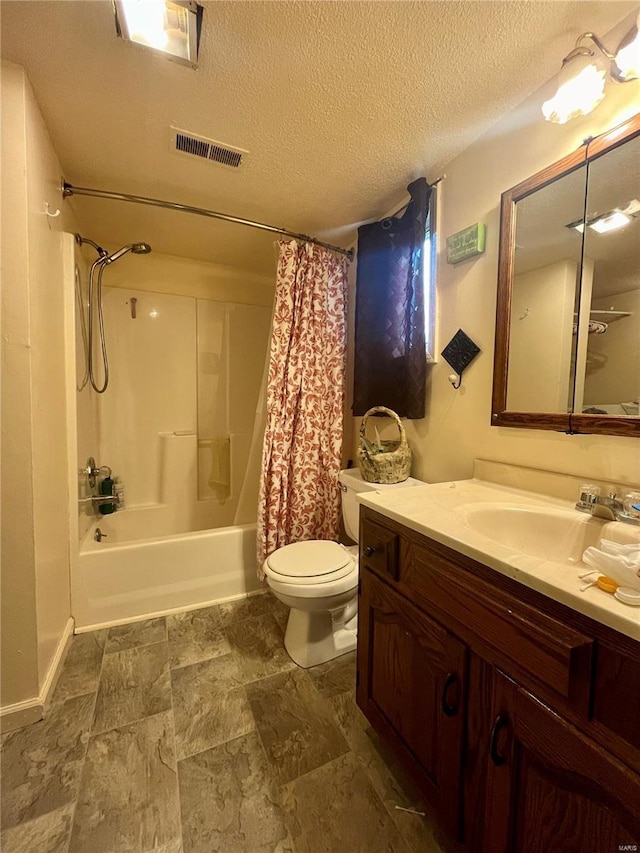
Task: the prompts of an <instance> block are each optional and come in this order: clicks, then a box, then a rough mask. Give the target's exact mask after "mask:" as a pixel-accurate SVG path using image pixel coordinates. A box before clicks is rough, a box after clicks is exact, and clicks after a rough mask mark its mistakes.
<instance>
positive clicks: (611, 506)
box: [576, 492, 640, 525]
mask: <svg viewBox="0 0 640 853" xmlns="http://www.w3.org/2000/svg"><path fill="white" fill-rule="evenodd" d="M576 509H577V510H580V512H588V513H590V514H591V515H592V516H593V517H594V518H603V519H604V520H605V521H624V522H625V523H626V524H638V525H640V517H638V516H637V515H634V514H632V513H630V512H627V511H626V509H625V506H624V503H623V502H622V501H621V500H620V498H619V497H618V496H617V495H616V493H615V492H609V494H608V495H607V496H606V497H601V496H600V495H596V494H593V493H592V492H582V493H581V494H580V500H579V501H578V502H577V503H576Z"/></svg>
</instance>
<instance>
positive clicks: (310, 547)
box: [263, 539, 357, 586]
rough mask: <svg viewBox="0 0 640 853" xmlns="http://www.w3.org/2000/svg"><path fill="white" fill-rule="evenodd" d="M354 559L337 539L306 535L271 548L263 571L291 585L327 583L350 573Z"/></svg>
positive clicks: (354, 565)
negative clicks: (272, 549) (305, 537)
mask: <svg viewBox="0 0 640 853" xmlns="http://www.w3.org/2000/svg"><path fill="white" fill-rule="evenodd" d="M354 567H355V568H356V569H357V563H356V562H355V561H354V558H353V556H352V555H351V554H350V553H349V552H348V551H346V549H345V548H343V547H342V546H341V545H338V543H337V542H333V541H330V540H326V539H310V540H307V541H306V542H294V543H292V544H291V545H285V546H284V547H282V548H278V550H277V551H274V552H273V554H271V555H270V556H269V557H267V559H266V560H265V562H264V566H263V569H264V571H265V574H267V575H268V576H269V578H271V579H272V580H274V581H276V582H279V583H284V584H288V585H291V586H306V585H314V586H315V585H318V584H325V583H331V582H333V581H337V580H340V579H341V578H343V577H346V576H347V575H350V574H351V573H352V572H353V570H354Z"/></svg>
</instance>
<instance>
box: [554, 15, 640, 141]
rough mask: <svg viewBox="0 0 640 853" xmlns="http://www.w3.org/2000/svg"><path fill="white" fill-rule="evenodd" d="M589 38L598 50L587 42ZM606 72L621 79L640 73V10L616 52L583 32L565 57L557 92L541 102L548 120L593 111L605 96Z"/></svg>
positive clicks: (564, 119) (563, 119) (558, 121)
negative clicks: (612, 51)
mask: <svg viewBox="0 0 640 853" xmlns="http://www.w3.org/2000/svg"><path fill="white" fill-rule="evenodd" d="M586 40H589V41H591V42H592V43H593V45H595V47H596V48H597V51H596V50H594V49H592V47H591V46H589V45H587V44H584V42H585V41H586ZM607 76H610V77H612V78H613V79H614V80H617V81H618V82H619V83H627V82H629V81H630V80H637V79H638V77H640V13H638V19H637V22H636V24H635V25H634V26H633V27H632V28H631V29H630V30H629V32H628V33H627V34H626V35H625V37H624V38H623V39H622V41H621V42H620V45H619V46H618V50H617V51H616V53H610V52H609V51H608V50H607V48H606V47H605V46H604V44H603V43H602V41H601V40H600V39H599V38H598V36H597V35H596V34H595V33H582V35H581V36H580V37H579V38H578V39H577V41H576V46H575V47H574V49H573V50H572V51H571V52H570V53H568V54H567V55H566V56H565V58H564V59H563V60H562V68H561V70H560V74H559V75H558V88H557V90H556V93H555V95H554V96H553V97H552V98H550V99H549V100H548V101H545V102H544V104H543V105H542V113H543V115H544V117H545V118H546V120H547V121H552V122H555V123H556V124H565V122H567V121H570V120H571V119H572V118H575V117H576V116H579V115H587V114H588V113H590V112H591V111H592V110H593V109H595V107H597V106H598V104H599V103H600V101H601V100H602V99H603V98H604V87H605V83H606V81H607Z"/></svg>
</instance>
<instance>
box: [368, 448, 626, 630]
mask: <svg viewBox="0 0 640 853" xmlns="http://www.w3.org/2000/svg"><path fill="white" fill-rule="evenodd" d="M478 467H481V468H482V470H483V473H484V474H485V476H486V475H488V474H491V473H493V471H494V468H493V463H487V462H483V463H482V466H478ZM512 467H513V466H507V465H499V466H497V468H496V469H495V470H496V471H497V472H498V473H499V474H500V477H501V479H502V480H503V481H504V480H505V479H508V478H509V477H511V479H512V481H519V482H522V481H523V480H524V479H525V477H526V470H527V469H522V468H520V469H517V470H512V471H511V472H509V471H508V470H506V469H509V468H512ZM500 472H501V473H500ZM545 473H546V472H540V471H538V472H533V471H532V475H534V476H532V480H533V482H534V483H535V488H540V486H541V485H542V484H544V483H545V482H546V479H545V477H544V476H543V475H544V474H545ZM582 481H584V478H583V480H582ZM575 482H577V483H578V484H579V483H580V480H579V479H578V478H574V477H567V476H565V475H559V474H552V475H551V483H552V488H553V491H554V493H555V494H557V493H558V492H559V491H563V490H564V491H565V492H566V489H567V488H568V487H569V488H571V487H573V488H574V489H575V491H574V493H573V494H574V497H573V499H572V500H568V499H567V498H560V497H545V496H543V495H541V494H540V493H539V491H525V490H524V489H518V488H513V487H510V486H505V485H501V484H497V483H494V482H490V481H488V480H483V479H479V478H477V477H476V478H474V479H471V480H459V481H453V482H448V483H437V484H434V485H423V486H417V487H416V488H413V489H399V490H397V491H385V492H382V491H381V492H364V493H361V494H359V495H358V501H359V503H361V504H363V505H364V506H367V507H370V508H371V509H373V510H375V511H377V512H379V513H381V514H382V515H386V516H388V517H389V518H392V519H394V520H395V521H398V522H399V523H400V524H404V525H405V526H406V527H409V528H411V529H412V530H415V531H416V532H418V533H422V534H424V535H425V536H427V537H429V538H430V539H433V540H435V541H436V542H440V543H442V544H443V545H446V546H447V547H449V548H452V549H453V550H455V551H458V552H460V553H461V554H465V555H466V556H468V557H471V558H472V559H473V560H476V561H478V562H479V563H483V564H484V565H486V566H489V567H490V568H492V569H495V570H496V571H498V572H500V573H501V574H503V575H506V576H507V577H510V578H513V579H514V580H516V581H518V582H519V583H522V584H524V585H525V586H527V587H529V588H531V589H534V590H536V591H538V592H540V593H542V594H544V595H546V596H548V597H549V598H552V599H554V600H555V601H558V602H560V603H562V604H565V605H567V606H568V607H571V608H573V609H574V610H576V611H578V612H580V613H583V614H585V615H586V616H589V617H591V618H592V619H595V620H597V621H598V622H601V623H602V624H604V625H608V626H609V627H610V628H614V629H615V630H617V631H620V632H621V633H622V634H626V635H627V636H628V637H632V638H633V639H635V640H640V608H637V607H630V606H627V605H625V604H622V603H621V602H619V601H617V600H616V599H615V598H614V597H613V596H612V595H609V594H607V593H605V592H603V591H602V590H599V589H597V588H595V587H593V588H590V589H587V590H585V591H584V592H581V591H580V587H581V586H583V585H584V583H585V581H584V580H583V579H581V578H580V577H579V575H580V574H581V573H583V572H586V571H588V569H589V567H588V566H586V565H585V564H584V563H583V562H582V561H581V557H582V552H583V551H584V549H585V548H586V547H588V546H589V545H594V544H596V543H597V542H598V541H599V539H600V538H601V537H603V538H608V539H613V540H614V541H618V542H640V527H638V526H634V525H629V524H623V523H621V522H605V521H602V520H601V519H596V518H592V517H591V516H590V515H586V514H584V513H580V512H578V511H577V510H576V509H575V507H574V504H575V501H576V500H577V498H578V491H577V488H576V487H575ZM627 488H628V487H627ZM620 491H622V489H619V492H620ZM505 510H506V512H505ZM480 511H482V513H481V512H480ZM509 514H511V515H510V517H509ZM525 515H526V519H525V518H524V516H525ZM481 516H482V517H481ZM501 519H502V520H504V519H507V520H506V521H504V523H503V526H502V529H500V520H501ZM553 526H556V527H557V530H550V529H549V528H550V527H553ZM481 531H482V532H481ZM549 534H550V535H549ZM546 543H548V544H546Z"/></svg>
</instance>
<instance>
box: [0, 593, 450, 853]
mask: <svg viewBox="0 0 640 853" xmlns="http://www.w3.org/2000/svg"><path fill="white" fill-rule="evenodd" d="M286 618H287V613H286V608H284V607H283V605H281V604H280V602H278V601H277V600H276V599H274V598H273V597H272V596H271V595H269V594H266V595H261V596H257V597H255V598H250V599H246V600H244V601H239V602H233V603H231V604H222V605H219V606H217V607H209V608H206V609H203V610H196V611H191V612H189V613H181V614H178V615H175V616H168V617H166V618H159V619H151V620H148V621H146V622H138V623H135V624H133V625H126V626H123V627H119V628H111V629H110V630H104V631H96V632H93V633H90V634H79V635H77V636H75V637H74V638H73V640H72V643H71V647H70V649H69V652H68V655H67V658H66V661H65V664H64V667H63V670H62V673H61V675H60V678H59V681H58V684H57V686H56V689H55V692H54V696H53V700H52V705H51V708H50V710H49V712H48V714H47V716H46V718H45V719H44V720H43V721H41V722H39V723H36V724H34V725H32V726H28V727H26V728H24V729H21V730H18V731H16V732H10V733H8V734H5V735H4V736H3V738H2V750H1V759H2V765H1V767H2V778H1V782H2V812H1V822H0V825H1V826H2V832H1V835H0V846H1V849H2V853H128V851H135V853H150V851H156V853H215V851H220V853H236V851H238V853H240V851H242V853H360V851H362V853H365V851H366V853H383V851H384V853H418V851H420V853H430V852H431V851H440V848H439V846H438V844H437V843H436V841H435V840H434V837H433V834H432V830H431V827H430V825H429V823H428V822H427V821H426V820H425V819H423V818H421V817H419V816H417V815H414V814H411V813H410V812H406V811H400V810H398V809H396V808H395V806H401V807H403V808H414V809H418V810H419V809H420V808H421V806H420V801H419V797H418V796H417V794H416V792H415V790H414V789H413V788H412V786H411V785H410V784H409V782H408V781H407V779H406V778H405V777H404V775H403V774H402V773H401V771H400V770H399V768H398V767H397V766H396V764H395V763H394V761H393V759H392V758H391V756H390V755H389V753H388V752H387V751H386V749H385V748H384V747H383V745H382V744H381V743H380V741H379V740H378V738H377V737H376V735H375V733H374V732H373V731H372V730H371V728H370V727H369V726H368V724H367V722H366V720H365V718H364V717H363V716H362V714H361V713H360V711H359V710H358V709H357V707H356V704H355V698H354V685H355V657H354V655H353V654H351V655H346V656H344V657H341V658H338V659H337V660H335V661H331V662H329V663H328V664H324V665H322V666H319V667H315V668H313V669H311V670H306V671H304V670H301V669H298V668H297V667H295V666H294V664H293V663H292V661H291V660H290V659H289V657H288V656H287V654H286V652H285V650H284V647H283V643H282V640H283V629H284V626H285V624H286Z"/></svg>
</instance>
